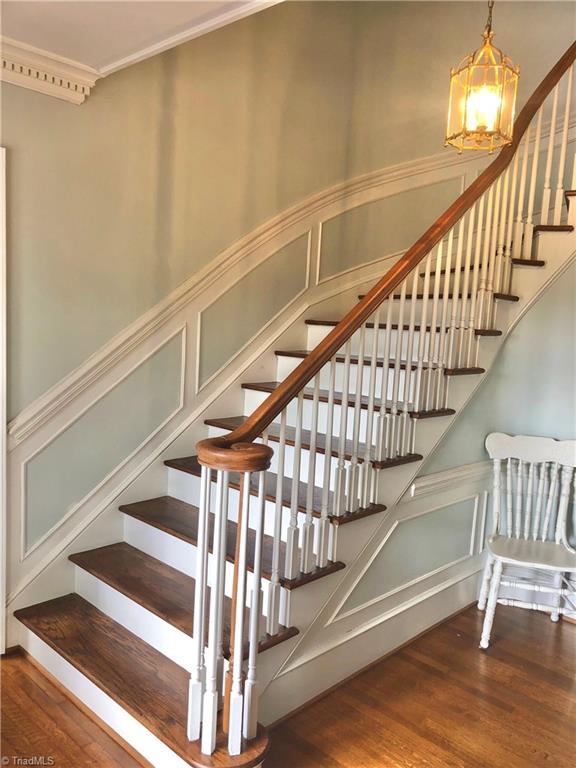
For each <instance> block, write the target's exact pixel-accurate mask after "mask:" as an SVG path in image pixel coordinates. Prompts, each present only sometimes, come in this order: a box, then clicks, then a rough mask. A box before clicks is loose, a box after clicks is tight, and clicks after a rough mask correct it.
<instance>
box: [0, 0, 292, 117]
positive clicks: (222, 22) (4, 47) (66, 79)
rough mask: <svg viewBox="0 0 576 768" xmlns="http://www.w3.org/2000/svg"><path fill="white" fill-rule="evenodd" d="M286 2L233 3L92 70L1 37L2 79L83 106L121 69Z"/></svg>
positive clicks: (0, 76) (83, 65)
mask: <svg viewBox="0 0 576 768" xmlns="http://www.w3.org/2000/svg"><path fill="white" fill-rule="evenodd" d="M282 1H283V0H250V1H249V2H245V3H244V4H243V5H241V6H238V5H237V4H236V3H234V4H232V3H231V7H230V9H229V10H227V11H224V12H222V13H219V14H217V15H216V16H214V17H213V18H210V19H206V20H204V21H202V22H196V23H192V24H191V25H190V26H189V27H187V28H186V29H184V30H182V31H181V32H179V33H178V34H176V35H170V36H168V37H160V39H158V40H157V41H156V42H155V43H153V44H152V45H149V46H147V47H145V48H141V49H138V50H136V51H132V52H131V53H128V54H127V55H126V56H122V57H121V58H119V59H117V60H115V61H111V62H109V63H107V64H103V65H102V66H100V67H98V68H94V67H89V66H87V65H86V64H83V63H82V62H80V61H73V60H72V59H67V58H64V57H63V56H59V55H58V54H56V53H51V52H50V51H46V50H42V49H40V48H35V47H34V46H32V45H28V43H24V42H21V41H19V40H14V39H13V38H10V37H5V36H4V35H2V36H0V51H1V62H2V64H1V69H0V80H3V81H4V82H6V83H12V85H19V86H21V87H22V88H29V89H30V90H32V91H37V92H38V93H44V94H45V95H47V96H55V97H56V98H57V99H64V101H69V102H71V103H72V104H82V102H83V101H84V100H85V99H86V98H87V97H88V96H89V95H90V91H91V89H92V88H93V87H94V84H95V83H96V81H97V80H99V79H100V78H102V77H106V76H107V75H111V74H112V73H114V72H117V71H118V70H120V69H124V68H125V67H129V66H131V65H132V64H137V63H138V62H139V61H143V60H144V59H149V58H150V57H152V56H156V55H157V54H159V53H162V52H163V51H167V50H169V49H170V48H175V47H176V46H177V45H181V44H182V43H186V42H188V41H189V40H192V39H194V38H195V37H200V36H201V35H205V34H207V33H208V32H212V31H214V30H216V29H219V28H220V27H223V26H226V25H227V24H232V23H233V22H234V21H239V20H240V19H243V18H245V17H246V16H250V15H252V14H253V13H257V12H258V11H262V10H264V9H266V8H269V7H271V6H273V5H277V4H278V3H280V2H282Z"/></svg>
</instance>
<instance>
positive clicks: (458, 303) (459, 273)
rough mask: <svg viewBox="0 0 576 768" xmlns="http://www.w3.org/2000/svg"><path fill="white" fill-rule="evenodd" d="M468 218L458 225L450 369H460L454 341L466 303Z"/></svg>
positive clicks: (464, 217)
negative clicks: (464, 257) (464, 258)
mask: <svg viewBox="0 0 576 768" xmlns="http://www.w3.org/2000/svg"><path fill="white" fill-rule="evenodd" d="M465 219H466V216H463V217H462V218H461V219H460V221H459V223H458V236H457V239H458V245H457V248H456V266H455V270H456V271H455V273H454V288H453V294H452V312H451V315H450V330H449V332H448V349H447V352H446V364H447V365H448V367H449V368H458V361H457V359H455V354H454V341H455V337H456V332H457V329H458V317H459V312H458V310H459V307H460V306H461V304H463V303H464V301H465V299H466V296H465V294H464V292H463V293H462V296H460V280H461V278H462V277H463V274H462V251H463V248H464V223H465ZM467 288H468V286H465V288H464V289H463V291H465V290H467Z"/></svg>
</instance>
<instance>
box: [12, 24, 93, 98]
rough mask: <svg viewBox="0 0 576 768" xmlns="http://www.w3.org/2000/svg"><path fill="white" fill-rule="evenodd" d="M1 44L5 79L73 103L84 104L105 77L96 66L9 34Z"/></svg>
mask: <svg viewBox="0 0 576 768" xmlns="http://www.w3.org/2000/svg"><path fill="white" fill-rule="evenodd" d="M0 47H1V51H2V55H1V59H2V61H1V69H0V79H1V80H3V81H4V82H6V83H11V84H12V85H19V86H21V87H22V88H28V89H30V90H32V91H37V92H38V93H43V94H45V95H47V96H55V97H56V98H57V99H64V101H69V102H71V103H72V104H82V102H83V101H84V99H86V97H87V96H89V95H90V90H91V88H93V87H94V84H95V82H96V80H97V79H98V78H99V77H101V74H100V73H99V72H98V71H97V70H95V69H92V67H87V66H86V65H85V64H82V63H80V62H78V61H72V60H71V59H66V58H64V57H62V56H58V55H57V54H54V53H50V52H49V51H43V50H41V49H40V48H35V47H34V46H32V45H27V44H26V43H22V42H20V41H19V40H13V39H12V38H9V37H2V38H1V39H0Z"/></svg>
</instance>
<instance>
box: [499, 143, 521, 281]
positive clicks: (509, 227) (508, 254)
mask: <svg viewBox="0 0 576 768" xmlns="http://www.w3.org/2000/svg"><path fill="white" fill-rule="evenodd" d="M519 158H520V150H519V149H517V150H516V152H515V154H514V164H513V167H512V184H511V185H510V205H509V207H508V216H507V220H506V242H505V245H504V268H503V270H502V272H503V274H502V280H501V283H500V287H499V288H498V290H499V291H500V292H501V293H509V292H510V288H511V280H512V233H513V230H514V214H515V205H516V203H517V200H516V185H517V182H518V161H519Z"/></svg>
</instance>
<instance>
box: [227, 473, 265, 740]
mask: <svg viewBox="0 0 576 768" xmlns="http://www.w3.org/2000/svg"><path fill="white" fill-rule="evenodd" d="M261 474H263V473H261ZM240 498H241V504H240V514H239V520H238V532H237V534H236V535H237V536H240V541H239V546H238V560H237V562H235V563H234V569H235V574H234V575H235V579H236V585H237V587H236V589H237V591H236V603H235V612H234V616H233V621H234V632H233V635H234V648H233V657H232V658H233V663H232V687H231V691H230V710H229V711H230V715H229V721H228V752H229V753H230V754H231V755H239V754H240V752H241V750H242V718H243V712H244V693H243V690H242V659H243V655H244V614H245V611H246V555H247V544H248V518H249V516H250V472H244V473H243V475H242V482H241V485H240ZM255 575H256V574H255Z"/></svg>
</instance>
